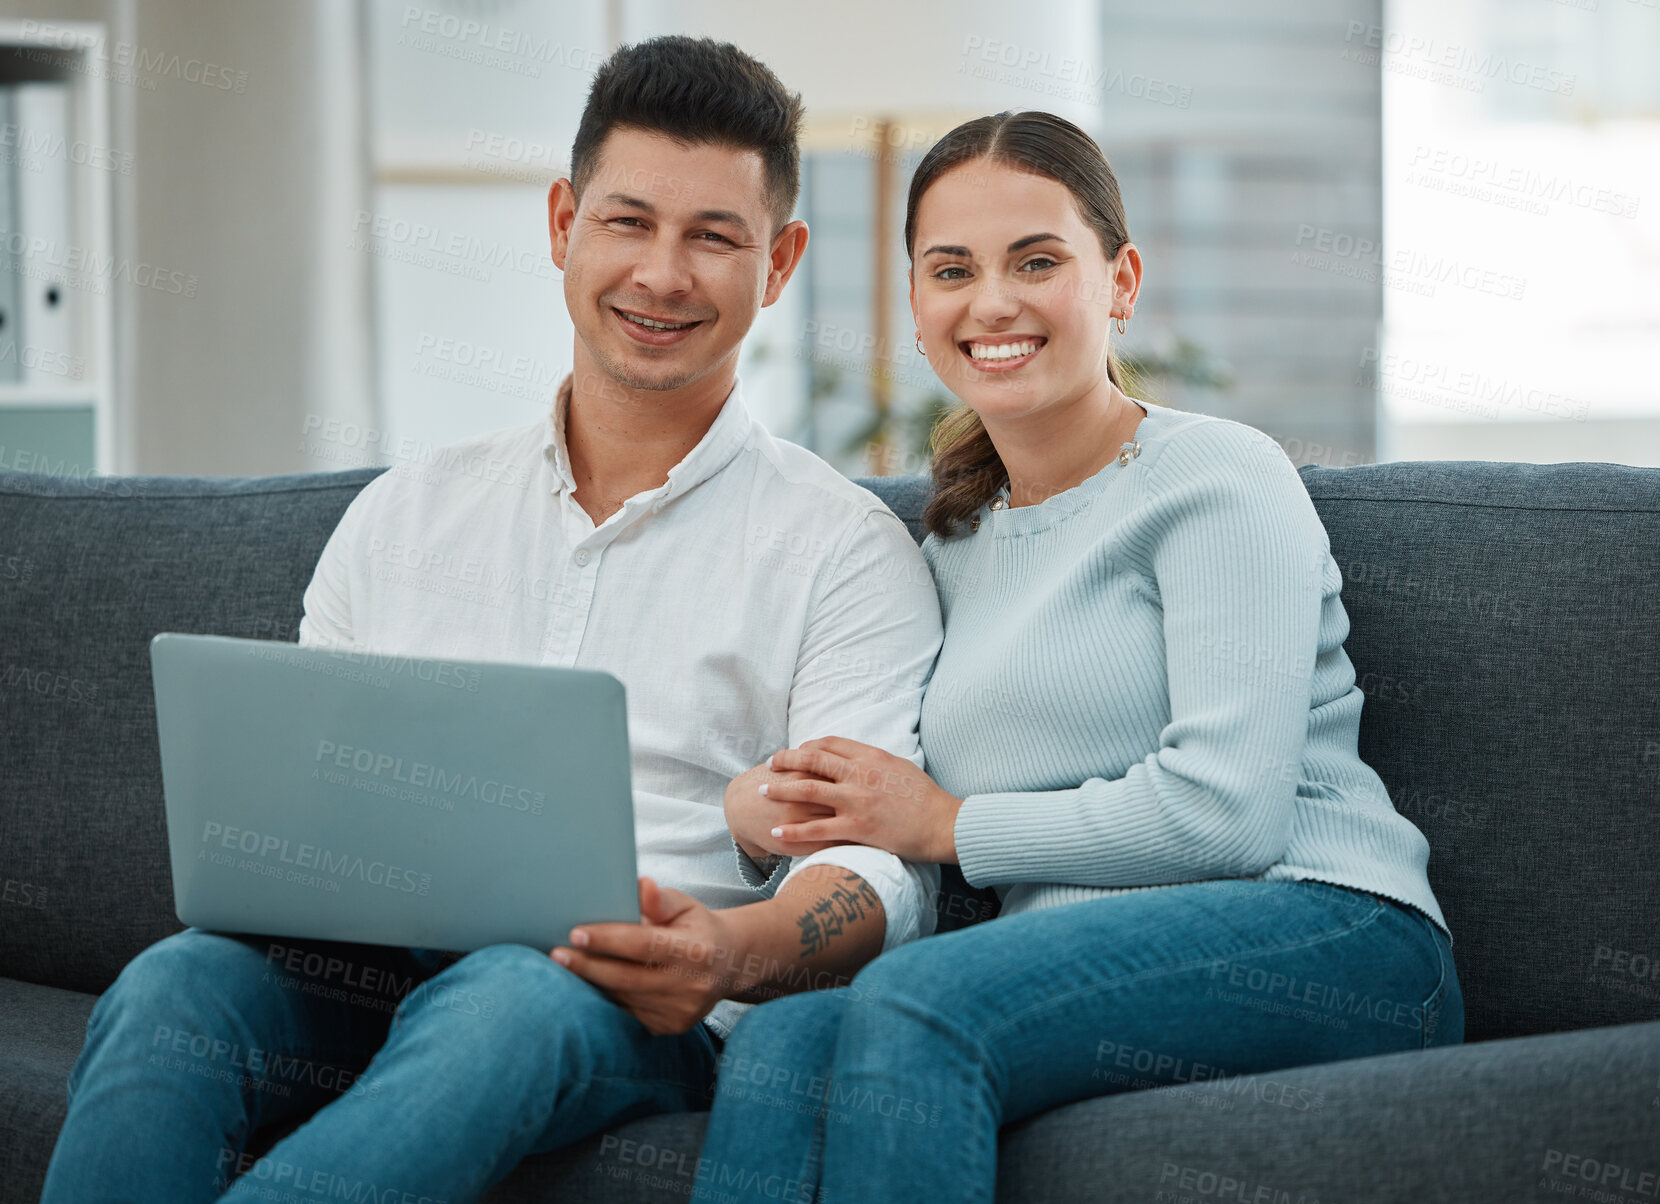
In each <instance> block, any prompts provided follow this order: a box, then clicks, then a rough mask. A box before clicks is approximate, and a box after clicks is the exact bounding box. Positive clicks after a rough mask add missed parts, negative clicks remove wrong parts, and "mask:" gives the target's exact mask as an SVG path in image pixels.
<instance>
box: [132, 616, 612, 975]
mask: <svg viewBox="0 0 1660 1204" xmlns="http://www.w3.org/2000/svg"><path fill="white" fill-rule="evenodd" d="M150 661H151V671H152V675H153V679H154V684H155V693H156V728H157V733H158V735H159V737H160V743H161V776H162V787H163V791H164V793H165V795H166V801H167V840H168V845H169V849H170V853H171V858H172V867H173V902H174V909H175V910H176V911H177V912H178V916H179V919H180V921H182V922H183V923H185V924H189V925H194V926H196V927H199V928H205V929H210V930H214V931H219V932H237V933H256V934H260V935H267V936H284V937H293V938H307V937H309V938H318V939H324V940H335V941H356V942H361V943H365V944H375V945H393V946H401V947H413V948H422V949H447V950H455V951H460V952H467V951H471V950H473V949H478V948H481V947H482V946H485V945H490V944H498V943H517V944H524V945H530V946H533V947H535V948H537V949H543V950H547V949H552V948H553V947H554V946H555V945H562V944H565V943H566V941H567V940H568V938H569V935H570V930H571V928H572V927H573V926H575V925H577V924H584V923H594V922H599V921H607V920H623V921H638V920H639V918H640V912H639V888H638V885H637V883H636V878H635V856H634V805H633V795H632V790H631V785H630V777H629V751H628V719H627V711H626V708H625V705H624V695H623V686H622V683H621V682H620V681H618V680H617V679H616V678H615V677H613V676H612V675H611V674H609V673H602V672H596V671H594V670H588V669H564V668H556V667H549V666H535V665H512V664H493V663H477V662H466V661H449V660H428V659H423V658H420V657H410V656H400V655H393V654H382V653H373V652H362V651H349V650H345V649H338V648H300V647H298V646H296V645H293V644H285V643H276V642H273V641H269V640H245V639H232V638H229V637H225V636H202V635H180V634H175V633H171V632H165V633H163V634H161V635H158V636H156V637H155V638H154V639H153V640H152V641H151V642H150Z"/></svg>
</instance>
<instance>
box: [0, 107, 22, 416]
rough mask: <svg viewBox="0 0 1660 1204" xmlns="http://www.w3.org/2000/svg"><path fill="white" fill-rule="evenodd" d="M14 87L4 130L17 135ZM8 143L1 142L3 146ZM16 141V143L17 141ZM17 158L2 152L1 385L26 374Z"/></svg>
mask: <svg viewBox="0 0 1660 1204" xmlns="http://www.w3.org/2000/svg"><path fill="white" fill-rule="evenodd" d="M12 92H13V85H11V84H0V130H4V131H8V132H15V129H16V127H15V125H14V122H13V117H12ZM5 141H6V139H3V138H0V145H3V144H4V142H5ZM13 141H15V139H13ZM17 228H18V227H17V155H16V154H15V153H13V151H12V150H11V149H10V148H6V149H4V150H0V384H10V383H12V382H14V381H16V380H17V379H18V378H19V377H20V376H21V375H22V372H23V358H22V355H21V352H22V350H23V348H22V347H21V345H20V344H19V343H18V341H17V332H18V328H19V326H20V325H21V322H20V320H19V313H18V311H19V305H18V301H19V291H20V289H21V287H22V283H23V273H22V270H21V269H22V266H23V265H22V263H21V262H20V261H19V259H18V256H17V253H16V251H15V250H14V249H13V248H14V246H15V244H16V241H17V239H16V234H17Z"/></svg>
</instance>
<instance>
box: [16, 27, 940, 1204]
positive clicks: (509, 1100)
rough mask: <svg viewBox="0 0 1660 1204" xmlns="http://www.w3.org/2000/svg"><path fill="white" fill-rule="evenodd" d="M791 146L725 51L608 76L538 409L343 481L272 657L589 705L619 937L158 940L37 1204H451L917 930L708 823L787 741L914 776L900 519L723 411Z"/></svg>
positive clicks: (683, 1082) (759, 81)
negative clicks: (622, 887) (593, 702)
mask: <svg viewBox="0 0 1660 1204" xmlns="http://www.w3.org/2000/svg"><path fill="white" fill-rule="evenodd" d="M800 118H801V108H800V102H799V99H798V98H796V97H793V96H791V95H790V94H789V93H787V92H785V90H784V89H783V87H782V86H781V85H780V84H779V82H778V80H777V79H776V78H775V77H774V76H773V75H772V73H771V72H770V71H769V70H768V69H767V68H766V67H764V66H763V65H761V64H760V63H758V62H756V61H755V60H753V59H751V58H749V57H748V56H747V55H744V54H743V53H742V52H740V51H739V50H737V49H736V48H735V47H732V46H730V45H719V44H716V43H713V42H710V41H708V40H706V39H705V40H701V41H693V40H691V39H687V38H663V39H657V40H655V41H651V42H646V43H643V44H640V45H637V46H632V47H625V48H624V49H622V50H620V51H618V52H617V54H616V55H615V56H614V57H613V58H612V59H611V60H610V61H608V62H607V63H606V64H605V65H604V66H603V67H602V68H601V70H600V71H599V73H598V75H597V76H596V78H595V81H594V85H593V89H592V92H591V94H590V96H589V100H588V104H587V106H586V108H585V110H584V112H583V116H582V120H581V124H580V127H579V129H578V132H577V138H576V143H575V146H574V147H573V150H572V155H571V163H572V171H571V178H570V179H569V180H564V179H561V180H559V181H558V182H556V183H555V184H554V185H553V187H552V189H551V190H550V192H549V195H548V224H549V232H550V236H551V241H552V256H553V261H554V263H555V264H556V265H557V266H558V267H559V268H560V269H561V270H562V271H563V272H564V287H565V298H566V302H567V305H568V306H569V308H570V312H571V317H572V320H573V322H574V324H575V328H576V342H575V348H574V362H573V371H572V374H571V376H570V377H569V378H568V379H567V380H566V381H565V382H564V384H563V385H562V386H561V388H560V390H559V395H558V397H557V399H556V400H555V402H554V405H553V407H552V412H551V413H550V414H549V415H548V417H547V418H546V419H545V420H544V421H541V422H538V423H536V424H534V425H532V426H529V427H524V428H520V429H516V430H508V431H502V432H498V433H495V434H492V435H489V436H485V437H483V438H480V439H477V440H474V441H472V442H471V443H468V444H465V445H462V446H460V447H458V448H456V449H454V451H455V454H454V455H453V456H449V457H445V463H446V464H448V465H451V467H449V468H445V469H440V470H438V471H436V472H434V471H432V470H430V469H425V468H424V469H423V470H422V476H421V477H420V478H419V479H417V478H415V477H413V476H409V475H405V474H402V473H400V472H399V471H398V470H396V469H394V470H393V471H391V472H388V473H386V474H384V475H382V476H381V477H380V478H378V479H376V480H375V481H374V482H373V483H372V484H370V485H369V486H368V487H367V488H365V489H364V490H363V492H362V493H361V494H360V495H359V496H358V497H357V498H356V499H355V500H354V501H353V503H352V505H351V506H350V507H349V508H348V510H347V511H346V513H345V515H344V516H343V517H342V519H341V521H340V524H339V526H338V528H337V529H336V531H335V533H334V535H333V537H332V538H331V539H330V541H329V543H328V546H327V548H326V549H325V550H324V553H323V556H322V559H321V561H320V563H319V564H318V567H317V571H316V574H315V576H314V578H313V580H312V582H311V585H310V587H309V588H308V589H307V591H306V596H305V618H304V620H303V623H302V626H301V632H300V637H301V638H300V642H301V643H302V644H311V645H324V646H341V647H347V648H353V649H365V648H372V649H374V650H375V651H377V652H394V653H408V654H418V655H421V656H428V657H430V656H441V657H448V658H456V659H469V658H470V659H481V660H516V661H527V662H531V663H539V664H556V665H574V666H579V667H587V668H599V669H605V670H608V671H610V672H612V673H614V674H616V675H617V676H618V677H620V678H621V679H622V681H623V683H624V685H625V686H626V688H627V692H628V710H629V715H628V720H629V731H630V736H631V739H632V744H633V770H634V785H635V823H636V830H637V839H638V845H639V859H640V865H641V870H642V874H643V876H642V878H641V883H640V905H641V912H642V916H643V920H642V922H641V923H640V924H638V925H631V924H596V925H590V926H587V927H586V928H583V929H578V930H576V931H575V932H573V933H572V934H571V938H570V942H569V944H568V945H567V946H562V947H560V948H558V949H555V950H551V951H549V950H535V949H531V948H528V947H525V946H518V945H495V946H490V947H488V948H485V949H481V950H478V951H476V952H473V953H470V954H468V955H466V956H462V957H454V956H453V955H451V956H449V957H447V958H446V957H441V956H439V955H437V954H434V953H432V952H430V951H423V950H396V949H378V948H376V947H372V946H361V945H358V946H353V945H333V944H330V943H327V942H307V943H299V942H288V941H272V940H266V939H256V938H251V937H241V938H238V937H232V936H226V935H220V934H214V933H207V932H202V931H200V930H196V929H191V930H187V931H186V932H183V933H179V934H176V935H174V936H172V937H169V938H168V939H166V940H164V941H161V942H158V943H157V944H156V945H155V946H153V947H151V948H150V949H148V950H146V951H145V952H144V953H143V954H141V955H140V956H139V957H137V958H135V959H134V961H133V962H132V963H131V964H130V965H129V966H128V967H127V968H126V969H125V970H124V971H123V973H122V975H121V977H120V978H119V979H118V980H117V982H116V983H115V984H114V986H113V987H112V988H111V989H110V991H109V992H107V993H106V994H105V995H104V996H103V998H102V999H100V1001H99V1003H98V1006H97V1008H96V1009H95V1010H94V1012H93V1015H92V1018H91V1019H90V1021H89V1022H88V1026H87V1043H86V1048H85V1049H84V1050H83V1052H82V1055H81V1058H80V1060H79V1061H78V1062H77V1064H76V1067H75V1070H74V1073H73V1074H72V1076H71V1079H70V1100H71V1102H70V1111H69V1118H68V1121H67V1123H66V1124H65V1127H64V1130H63V1133H62V1135H61V1136H60V1137H59V1141H58V1147H57V1150H56V1152H55V1155H54V1159H53V1163H52V1168H51V1171H50V1174H49V1177H48V1181H47V1186H46V1192H45V1197H44V1198H45V1199H47V1200H75V1201H87V1200H94V1199H100V1198H111V1197H114V1196H117V1195H119V1197H120V1198H122V1199H143V1200H165V1201H168V1202H169V1204H177V1202H179V1201H188V1200H199V1199H212V1198H214V1197H216V1196H218V1195H219V1194H220V1193H221V1192H224V1193H225V1196H224V1198H226V1199H256V1198H271V1196H272V1195H273V1194H275V1195H277V1196H279V1197H281V1198H292V1199H295V1200H304V1199H312V1198H318V1197H323V1198H336V1197H344V1198H351V1199H362V1198H373V1199H382V1198H387V1199H392V1198H396V1199H422V1198H425V1199H432V1200H445V1201H450V1202H452V1204H453V1202H456V1201H462V1200H471V1199H475V1198H477V1196H478V1195H480V1194H481V1193H482V1192H483V1191H484V1190H485V1189H486V1188H487V1187H488V1186H489V1185H490V1184H492V1183H494V1182H496V1181H497V1180H499V1179H500V1178H502V1177H503V1176H505V1175H506V1174H507V1173H508V1172H509V1171H510V1170H511V1169H512V1168H513V1166H514V1165H515V1164H516V1163H517V1162H518V1161H519V1160H520V1159H521V1158H523V1157H524V1156H526V1155H527V1154H530V1153H533V1152H542V1151H546V1150H550V1149H554V1148H557V1147H559V1146H562V1145H565V1144H568V1143H570V1142H572V1141H575V1140H578V1139H580V1138H582V1137H586V1136H588V1135H590V1134H592V1133H594V1132H596V1131H598V1130H601V1129H604V1128H606V1127H608V1126H610V1125H613V1124H615V1123H617V1122H619V1121H621V1120H624V1119H628V1118H631V1117H635V1116H639V1115H643V1114H646V1113H650V1112H655V1111H665V1110H682V1109H693V1108H701V1107H706V1106H707V1104H708V1100H709V1096H710V1092H711V1089H712V1083H713V1077H714V1073H715V1068H716V1063H717V1060H718V1055H719V1046H720V1043H721V1041H722V1039H723V1037H724V1035H725V1034H726V1033H727V1032H729V1031H730V1027H731V1025H732V1023H733V1022H734V1020H735V1019H736V1017H737V1015H738V1014H739V1012H741V1010H742V1009H743V1007H744V1006H745V1001H755V1000H760V999H764V998H767V997H770V996H771V995H774V994H779V993H784V992H789V991H795V990H802V989H812V988H815V987H824V986H834V985H840V984H844V983H845V982H846V981H847V980H848V978H849V976H850V975H851V974H852V973H853V972H854V971H856V969H857V968H858V967H859V966H860V965H862V964H863V963H864V962H866V961H868V960H869V959H870V958H872V957H874V956H875V955H876V954H877V953H878V952H880V951H881V950H882V949H884V948H890V947H892V946H894V945H896V944H899V943H902V942H904V941H906V940H909V939H912V938H913V937H915V936H918V935H923V934H925V933H926V932H927V931H929V930H930V929H931V927H932V922H933V915H932V909H931V905H930V904H931V897H932V891H933V889H934V888H935V886H936V884H937V878H936V877H935V876H934V875H935V874H937V869H936V868H935V867H919V866H914V865H907V864H905V863H902V862H900V861H898V860H897V859H896V858H894V857H892V856H891V855H889V854H887V853H882V852H879V851H877V850H874V849H869V848H864V847H860V846H843V847H839V848H826V849H820V850H817V851H814V852H812V853H811V854H810V855H807V856H803V857H798V858H796V859H795V860H794V861H793V862H786V863H784V864H781V865H779V866H778V867H776V868H773V869H771V870H770V872H769V873H763V872H762V871H761V870H760V869H758V868H757V866H756V865H755V864H754V863H753V862H751V860H750V859H749V857H748V856H747V855H746V854H745V852H744V851H743V850H742V849H741V848H739V847H738V846H737V845H736V844H735V842H734V841H733V840H732V838H731V836H730V834H729V832H728V830H727V827H726V824H725V820H724V816H723V810H722V801H723V794H724V792H725V791H726V790H727V789H728V788H730V789H732V790H755V789H758V788H759V787H760V785H761V784H763V783H764V782H766V781H767V780H768V779H769V778H773V777H778V778H781V777H782V776H783V775H772V774H771V772H770V770H768V769H767V768H766V766H765V765H764V764H762V765H756V764H755V762H757V761H759V760H761V759H762V758H763V757H765V756H766V754H768V753H770V752H771V751H773V750H775V749H777V748H782V747H790V746H796V745H799V744H801V743H802V742H803V741H804V740H810V739H814V738H817V737H822V736H829V735H840V736H850V737H853V738H855V739H859V740H864V741H868V742H870V743H873V744H877V745H880V746H882V747H884V748H887V749H889V750H891V751H892V752H894V753H895V754H896V755H899V756H904V757H908V758H911V759H913V760H915V761H917V762H918V763H920V755H921V754H920V750H919V746H918V743H917V738H916V723H917V716H918V712H919V708H920V701H921V694H922V689H923V686H924V685H925V684H926V680H927V678H928V676H929V674H930V672H931V670H932V665H933V660H934V656H935V654H936V652H937V650H938V647H939V643H940V616H939V609H938V603H937V601H936V600H935V595H934V590H933V584H932V580H931V578H930V577H929V575H928V573H927V570H926V567H925V565H924V563H923V561H922V559H921V555H920V553H919V552H918V551H917V549H916V547H915V545H914V544H913V543H912V541H911V539H910V537H909V536H908V535H907V534H906V532H905V530H904V527H903V525H902V524H901V523H900V522H899V520H898V519H896V518H895V517H894V516H893V514H892V513H891V512H889V511H888V510H887V509H886V508H885V507H884V506H883V505H882V504H881V502H880V501H879V500H878V499H877V498H876V497H875V496H874V495H873V494H871V493H869V492H868V491H866V490H864V489H861V488H859V487H858V486H856V485H854V484H852V483H851V482H850V481H847V480H846V479H845V478H843V477H842V476H840V475H839V474H838V473H836V472H835V471H834V470H833V469H831V468H830V467H829V466H828V465H826V464H825V463H824V462H823V461H821V460H819V459H818V458H817V457H815V456H813V455H811V454H810V453H807V452H805V451H804V450H802V449H801V448H798V447H794V446H792V445H790V444H787V443H783V442H780V441H778V440H775V439H773V438H772V437H771V436H770V435H768V434H767V432H766V431H764V430H763V429H762V428H761V427H760V426H759V425H757V424H756V423H755V422H753V421H752V420H751V418H750V417H749V414H748V412H747V410H746V409H745V407H744V404H743V400H742V396H741V391H740V389H739V388H738V385H737V379H736V365H737V360H738V352H739V346H740V344H741V342H742V339H743V337H744V335H745V333H746V332H747V331H748V330H749V327H750V325H751V323H752V322H753V321H754V318H755V315H756V313H757V312H758V311H759V309H760V308H761V307H763V306H766V305H770V304H772V303H773V302H774V301H775V300H776V299H777V298H778V296H779V294H780V292H781V291H782V289H783V288H784V286H785V284H786V283H787V282H788V280H789V278H790V275H791V273H792V272H793V271H794V270H795V267H796V265H797V264H798V263H799V262H800V260H801V255H802V253H803V251H804V249H805V247H806V243H807V230H806V227H805V226H804V225H803V224H802V223H801V222H799V221H791V220H789V218H790V214H791V212H792V210H793V208H794V204H795V199H796V195H797V191H798V187H799V184H798V181H799V151H798V147H797V132H798V128H799V123H800ZM479 464H485V465H489V466H491V471H488V472H473V471H471V468H472V466H476V465H479ZM752 767H753V768H752ZM729 783H730V787H729ZM756 852H757V853H759V850H757V851H756ZM446 960H447V961H448V963H449V964H448V965H442V963H443V962H444V961H446ZM348 985H349V987H350V989H349V990H348V989H346V987H347V986H348ZM319 1106H320V1108H319ZM313 1108H319V1110H318V1111H317V1112H316V1114H315V1116H313V1117H312V1118H311V1119H309V1120H307V1121H306V1122H305V1123H304V1124H302V1125H300V1126H299V1127H298V1128H297V1129H294V1130H293V1131H292V1132H290V1133H289V1134H288V1135H287V1136H285V1137H283V1138H282V1139H281V1140H279V1141H278V1142H277V1143H276V1144H275V1145H274V1146H273V1147H272V1148H271V1149H270V1150H269V1152H268V1153H267V1154H266V1155H265V1156H264V1157H262V1158H257V1159H256V1158H254V1157H252V1156H251V1155H250V1154H249V1153H248V1152H247V1151H246V1148H245V1147H246V1143H247V1140H248V1138H249V1135H250V1133H252V1132H253V1131H254V1130H255V1129H257V1128H258V1127H260V1126H261V1125H263V1124H266V1123H267V1122H272V1121H283V1120H297V1119H299V1118H300V1117H303V1116H304V1115H305V1114H306V1113H307V1112H308V1111H310V1110H311V1109H313ZM238 1176H240V1177H238Z"/></svg>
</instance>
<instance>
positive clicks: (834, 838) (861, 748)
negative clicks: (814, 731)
mask: <svg viewBox="0 0 1660 1204" xmlns="http://www.w3.org/2000/svg"><path fill="white" fill-rule="evenodd" d="M962 805H963V800H962V799H960V798H957V797H956V796H955V795H952V794H949V793H947V792H946V790H945V789H944V788H943V787H941V786H940V785H939V784H938V783H937V782H935V781H934V779H933V778H931V777H929V776H928V775H927V774H926V773H925V772H923V771H922V770H920V769H918V768H917V767H916V766H915V765H913V764H912V763H911V762H910V761H908V760H906V759H905V758H904V757H899V756H895V755H894V754H893V753H890V752H887V751H885V750H883V749H880V748H876V747H874V746H873V745H870V744H862V743H860V742H859V741H857V740H848V739H844V738H842V737H840V736H826V737H824V738H822V739H818V740H808V741H806V742H805V743H803V744H802V745H801V746H800V747H799V748H786V749H782V750H780V751H779V752H776V753H774V754H773V755H772V756H771V757H769V758H767V761H766V762H765V764H763V765H758V766H756V767H755V768H754V769H752V770H750V771H749V772H748V773H746V774H743V775H742V776H740V777H738V778H735V779H733V781H732V783H731V785H729V786H728V787H727V790H726V823H727V826H728V827H729V828H731V829H732V834H733V836H735V837H736V838H737V840H738V844H739V846H740V847H742V848H743V849H744V850H745V851H746V852H750V853H751V854H752V855H753V852H754V851H755V850H757V849H759V850H764V851H765V852H768V853H779V854H782V855H784V856H786V857H802V856H805V855H806V854H808V853H813V852H817V851H818V850H819V849H825V848H829V847H831V846H832V845H841V844H862V845H869V846H871V847H872V848H877V849H886V850H887V851H888V852H890V853H894V854H896V855H897V856H899V857H900V858H902V859H904V860H906V861H919V862H955V861H956V860H957V842H956V838H955V835H954V832H955V828H956V823H957V812H958V810H959V809H960V808H961V807H962Z"/></svg>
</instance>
